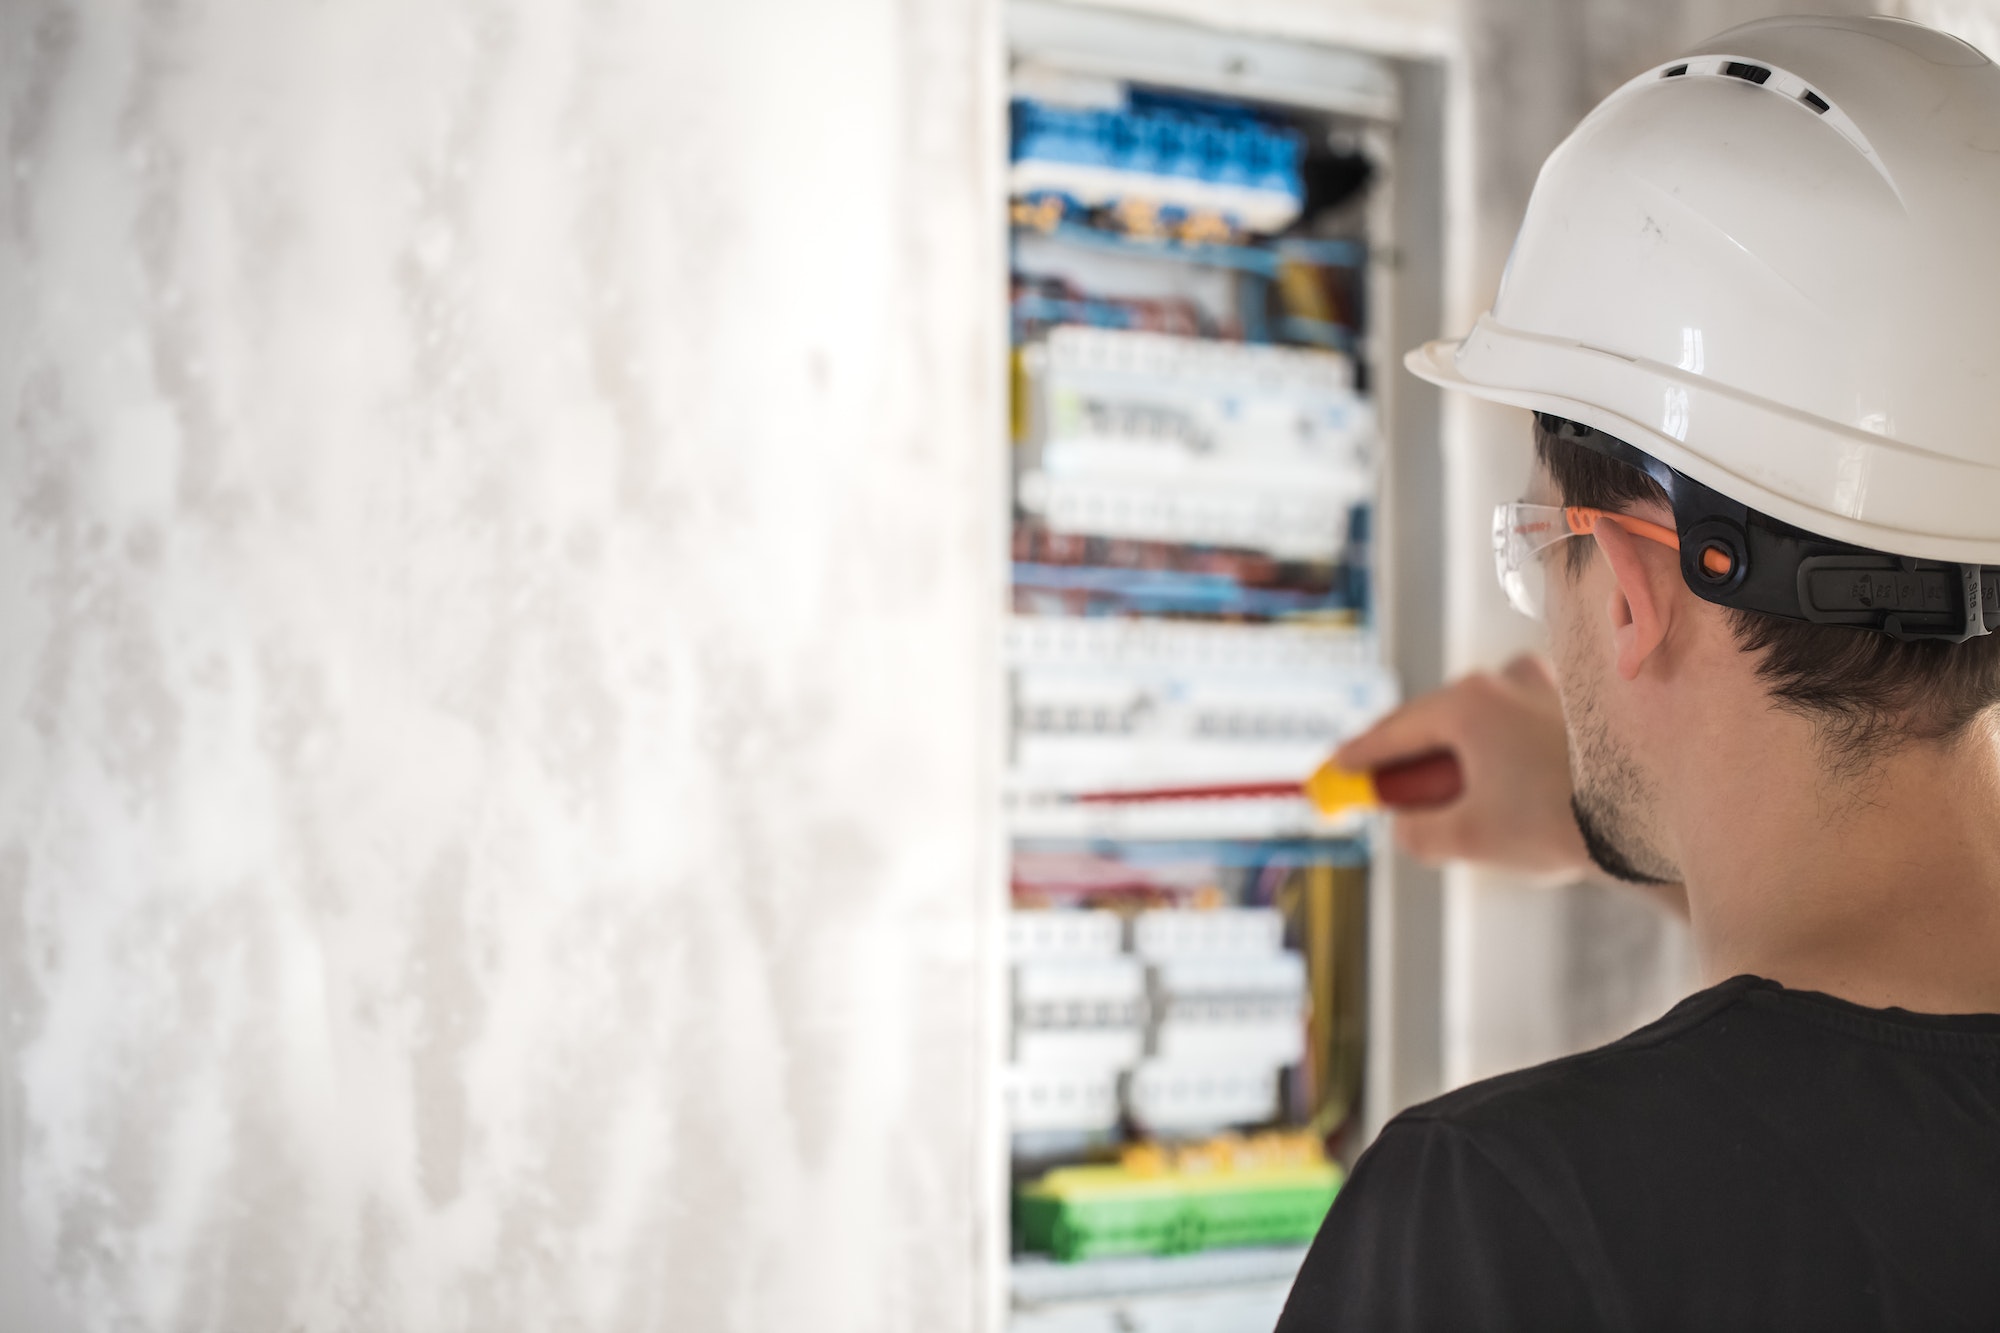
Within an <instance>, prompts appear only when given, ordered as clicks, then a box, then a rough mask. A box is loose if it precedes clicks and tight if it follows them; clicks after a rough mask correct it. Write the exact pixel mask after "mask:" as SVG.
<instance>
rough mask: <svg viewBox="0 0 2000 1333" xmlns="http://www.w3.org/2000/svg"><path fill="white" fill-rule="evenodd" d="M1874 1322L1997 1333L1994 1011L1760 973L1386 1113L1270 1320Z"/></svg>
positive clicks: (1282, 1327) (1350, 1325)
mask: <svg viewBox="0 0 2000 1333" xmlns="http://www.w3.org/2000/svg"><path fill="white" fill-rule="evenodd" d="M1996 966H2000V960H1996ZM1886 1328H1894V1329H1922V1330H1931V1329H1971V1328H1978V1329H2000V1015H1989V1014H1967V1015H1951V1016H1939V1015H1930V1014H1913V1013H1909V1012H1907V1011H1905V1010H1901V1009H1865V1008H1862V1007H1861V1006H1859V1005H1855V1004H1849V1003H1847V1002H1846V1001H1844V1000H1837V999H1834V998H1833V997H1831V996H1827V995H1819V994H1815V993H1813V992H1810V991H1794V990H1786V989H1784V988H1783V987H1781V986H1779V985H1777V984H1776V983H1775V982H1770V981H1764V980H1762V979H1760V978H1757V977H1736V978H1734V979H1733V980H1730V981H1725V982H1723V983H1722V984H1721V985H1719V986H1715V987H1712V988H1710V989H1708V990H1705V991H1702V992H1700V993H1699V994H1697V995H1693V996H1691V997H1689V998H1688V999H1687V1000H1685V1001H1683V1002H1682V1003H1681V1004H1680V1005H1678V1006H1676V1007H1675V1009H1674V1010H1673V1012H1671V1013H1669V1014H1668V1015H1667V1016H1666V1017H1665V1018H1662V1019H1661V1020H1660V1021H1659V1022H1657V1023H1654V1024H1652V1025H1651V1026H1650V1027H1646V1028H1642V1029H1640V1030H1639V1031H1638V1032H1635V1033H1633V1034H1632V1035H1631V1036H1629V1037H1627V1038H1625V1039H1624V1040H1623V1041H1620V1042H1616V1043H1614V1044H1612V1045H1610V1046H1606V1047H1604V1048H1603V1049H1601V1050H1596V1051H1591V1052H1588V1053H1587V1054H1584V1055H1577V1056H1572V1057H1570V1058H1568V1059H1566V1060H1557V1061H1554V1062H1553V1063H1550V1064H1546V1065H1542V1066H1539V1067H1538V1068H1534V1069H1527V1070H1523V1071H1521V1072H1520V1073H1516V1074H1508V1075H1505V1076H1503V1077H1501V1078H1495V1079H1488V1080H1487V1081H1486V1082H1483V1083H1475V1084H1473V1085H1471V1086H1470V1087H1466V1088H1461V1089H1460V1090H1458V1091H1457V1092H1453V1093H1450V1094H1447V1095H1446V1096H1443V1097H1440V1098H1438V1099H1437V1100H1436V1101H1433V1102H1429V1103H1426V1104H1425V1105H1423V1106H1418V1107H1415V1108H1413V1109H1411V1110H1409V1111H1406V1112H1404V1113H1403V1114H1402V1115H1400V1116H1398V1117H1397V1118H1396V1119H1395V1120H1394V1121H1392V1122H1391V1123H1390V1124H1389V1126H1388V1127H1387V1128H1386V1129H1385V1130H1384V1131H1383V1132H1382V1135H1381V1137H1380V1138H1379V1139H1377V1140H1376V1142H1375V1143H1374V1144H1373V1145H1372V1146H1371V1147H1370V1148H1369V1149H1368V1151H1367V1152H1365V1153H1363V1154H1362V1156H1361V1160H1360V1161H1359V1162H1358V1163H1356V1165H1355V1168H1354V1174H1353V1177H1352V1178H1351V1179H1350V1180H1349V1181H1348V1183H1347V1186H1346V1188H1345V1189H1343V1190H1342V1191H1341V1193H1340V1196H1339V1198H1338V1199H1337V1200H1336V1201H1335V1203H1334V1207H1333V1211H1332V1212H1331V1213H1329V1214H1328V1215H1327V1219H1326V1222H1325V1224H1324V1225H1323V1226H1322V1227H1321V1228H1320V1233H1319V1238H1318V1239H1317V1240H1316V1241H1314V1243H1313V1247H1312V1252H1311V1253H1310V1254H1309V1255H1308V1256H1307V1258H1306V1261H1305V1266H1304V1268H1303V1269H1301V1270H1300V1272H1299V1277H1298V1281H1297V1283H1296V1284H1295V1285H1294V1286H1293V1288H1292V1294H1291V1299H1290V1300H1289V1301H1288V1302H1287V1304H1286V1306H1285V1313H1284V1317H1283V1318H1282V1319H1280V1320H1279V1321H1278V1333H1311V1331H1316V1330H1321V1329H1342V1330H1347V1329H1363V1330H1367V1329H1438V1330H1459V1329H1533V1330H1537V1331H1538V1333H1546V1331H1547V1330H1563V1329H1607V1330H1620V1329H1675V1330H1683V1329H1700V1330H1725V1329H1757V1330H1767V1331H1768V1330H1789V1329H1797V1330H1814V1331H1817V1330H1822V1329H1886Z"/></svg>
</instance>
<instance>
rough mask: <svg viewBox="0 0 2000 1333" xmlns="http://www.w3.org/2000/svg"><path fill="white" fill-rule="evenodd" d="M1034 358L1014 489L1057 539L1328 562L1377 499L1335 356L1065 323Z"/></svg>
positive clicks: (1369, 426)
mask: <svg viewBox="0 0 2000 1333" xmlns="http://www.w3.org/2000/svg"><path fill="white" fill-rule="evenodd" d="M1023 356H1024V358H1025V365H1024V369H1025V370H1026V373H1027V380H1028V385H1029V395H1028V396H1029V401H1028V403H1027V409H1028V412H1027V431H1026V434H1027V439H1026V441H1025V445H1026V448H1025V449H1024V450H1023V451H1022V453H1021V455H1020V460H1021V468H1022V472H1021V476H1020V478H1019V489H1018V494H1019V496H1020V498H1021V503H1022V505H1023V507H1025V508H1026V509H1027V510H1028V511H1029V512H1030V513H1033V514H1035V515H1037V516H1039V517H1040V518H1042V519H1043V520H1044V521H1045V522H1046V523H1047V524H1048V526H1049V528H1050V530H1051V531H1055V532H1077V533H1091V534H1097V535H1102V536H1108V537H1124V538H1131V539H1138V540H1152V541H1163V542H1192V543H1202V544H1207V545H1214V546H1224V547H1234V548H1242V549H1249V550H1259V551H1268V552H1270V553H1272V554H1274V555H1277V556H1280V557H1284V558H1290V559H1302V560H1333V559H1338V558H1339V557H1340V555H1341V553H1342V552H1343V550H1344V549H1345V547H1346V545H1347V542H1348V535H1349V533H1348V524H1349V519H1350V516H1351V515H1352V513H1353V512H1354V509H1355V507H1356V506H1357V505H1361V504H1363V503H1365V502H1366V501H1368V500H1369V499H1370V498H1371V497H1372V496H1373V494H1374V488H1375V438H1376V430H1375V417H1374V412H1373V409H1372V408H1371V406H1370V404H1369V402H1368V400H1367V399H1366V398H1364V397H1363V396H1362V395H1361V394H1360V393H1359V392H1357V390H1356V387H1355V382H1354V366H1353V363H1352V362H1351V361H1350V360H1349V359H1348V358H1347V357H1345V356H1342V355H1340V354H1339V353H1336V352H1326V351H1314V350H1306V349H1300V348H1291V347H1272V346H1254V345H1250V344H1245V343H1226V342H1214V341H1208V340H1203V339H1198V338H1179V337H1173V336H1170V335H1167V334H1161V333H1145V332H1130V331H1124V330H1117V329H1094V328H1081V327H1064V328H1057V329H1053V330H1051V331H1050V332H1049V335H1048V337H1047V339H1046V340H1045V341H1043V342H1041V343H1037V344H1034V345H1032V346H1030V347H1028V348H1025V349H1023Z"/></svg>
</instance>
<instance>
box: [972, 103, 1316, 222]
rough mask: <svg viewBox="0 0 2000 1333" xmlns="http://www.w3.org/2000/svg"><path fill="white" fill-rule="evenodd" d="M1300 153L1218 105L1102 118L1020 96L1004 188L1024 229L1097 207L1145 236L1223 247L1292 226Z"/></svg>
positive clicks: (1297, 144) (1139, 107)
mask: <svg viewBox="0 0 2000 1333" xmlns="http://www.w3.org/2000/svg"><path fill="white" fill-rule="evenodd" d="M1304 155H1305V140H1304V137H1303V136H1302V135H1300V134H1299V132H1298V131H1297V130H1294V129H1291V128H1290V127H1288V126H1284V125H1278V124H1274V123H1271V122H1269V121H1267V120H1264V119H1262V118H1260V117H1259V116H1257V115H1256V114H1255V113H1253V112H1251V111H1249V110H1248V109H1245V108H1240V107H1234V106H1231V105H1229V104H1227V103H1190V104H1182V103H1179V102H1176V101H1171V100H1167V99H1156V100H1151V101H1146V102H1135V103H1133V104H1132V105H1129V106H1127V107H1125V108H1123V109H1116V110H1106V109H1103V108H1084V107H1065V106H1057V105H1053V104H1050V103H1046V102H1039V101H1035V100H1033V99H1029V98H1019V99H1016V100H1015V102H1014V106H1013V133H1012V158H1013V165H1012V169H1011V181H1010V187H1011V193H1012V195H1013V197H1014V199H1015V201H1016V214H1017V217H1016V220H1017V221H1021V222H1024V223H1028V224H1030V225H1044V226H1046V227H1049V228H1053V227H1054V226H1055V225H1057V224H1059V223H1061V222H1063V221H1070V220H1074V218H1073V217H1072V214H1075V213H1081V212H1084V211H1089V210H1101V211H1105V212H1107V213H1109V214H1110V215H1111V216H1112V218H1113V220H1114V221H1116V222H1119V223H1121V224H1122V225H1124V226H1125V227H1126V228H1127V229H1129V230H1133V231H1135V232H1138V233H1140V234H1143V235H1151V236H1177V237H1180V238H1182V239H1188V240H1207V241H1227V240H1230V239H1232V238H1234V237H1236V236H1239V235H1242V234H1245V233H1253V234H1268V233H1272V232H1276V231H1281V230H1283V229H1284V228H1285V227H1287V226H1289V225H1290V224H1291V223H1292V221H1293V220H1294V219H1296V218H1297V217H1298V215H1299V210H1300V209H1301V208H1302V207H1303V206H1304V203H1305V183H1304V177H1303V174H1302V169H1301V168H1302V163H1303V159H1304Z"/></svg>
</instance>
